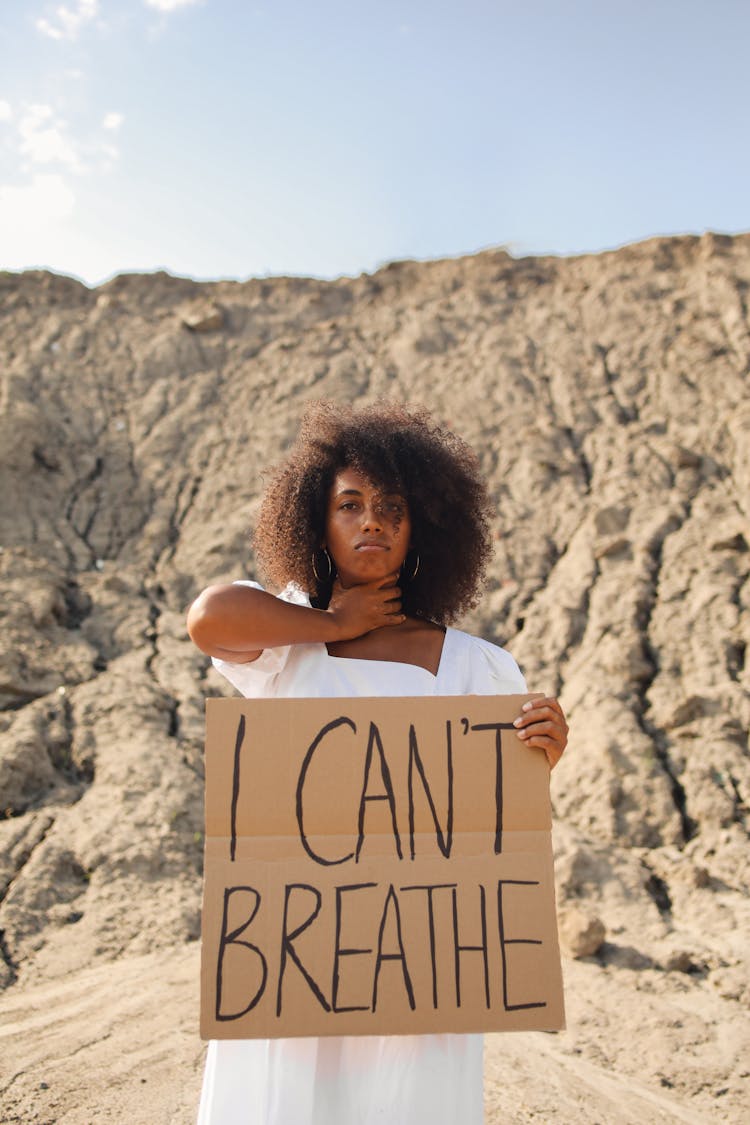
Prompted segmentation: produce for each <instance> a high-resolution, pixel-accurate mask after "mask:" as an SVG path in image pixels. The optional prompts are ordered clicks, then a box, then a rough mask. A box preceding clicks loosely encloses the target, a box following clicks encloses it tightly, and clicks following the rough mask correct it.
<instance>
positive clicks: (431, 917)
mask: <svg viewBox="0 0 750 1125" xmlns="http://www.w3.org/2000/svg"><path fill="white" fill-rule="evenodd" d="M456 886H458V884H457V883H415V884H414V885H413V886H410V887H401V888H400V890H402V891H427V917H428V923H429V927H430V964H431V965H432V1006H433V1008H435V1009H436V1010H437V1006H438V989H437V956H436V949H435V914H434V910H433V903H432V893H433V891H446V890H453V888H454V887H456Z"/></svg>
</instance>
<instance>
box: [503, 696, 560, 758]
mask: <svg viewBox="0 0 750 1125" xmlns="http://www.w3.org/2000/svg"><path fill="white" fill-rule="evenodd" d="M513 726H514V727H515V728H516V731H517V734H518V737H519V738H520V739H521V741H522V742H524V743H525V744H526V746H534V747H535V748H536V749H538V750H543V751H544V753H545V754H546V756H547V761H548V762H549V764H550V769H553V768H554V767H555V766H556V765H557V763H558V762H559V761H560V759H561V758H562V754H563V750H564V749H565V747H566V746H567V744H568V724H567V723H566V721H565V715H564V714H563V709H562V707H561V706H560V704H559V703H558V702H557V700H556V699H553V698H551V697H548V698H544V699H530V700H529V701H528V702H527V703H524V705H523V707H522V708H521V714H520V715H519V716H518V718H517V719H516V720H515V722H514V723H513Z"/></svg>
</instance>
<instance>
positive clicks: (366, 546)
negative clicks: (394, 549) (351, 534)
mask: <svg viewBox="0 0 750 1125" xmlns="http://www.w3.org/2000/svg"><path fill="white" fill-rule="evenodd" d="M354 549H355V551H388V550H390V548H389V547H388V546H387V545H386V544H385V543H357V545H356V547H355V548H354Z"/></svg>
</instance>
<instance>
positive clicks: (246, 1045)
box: [198, 583, 526, 1125]
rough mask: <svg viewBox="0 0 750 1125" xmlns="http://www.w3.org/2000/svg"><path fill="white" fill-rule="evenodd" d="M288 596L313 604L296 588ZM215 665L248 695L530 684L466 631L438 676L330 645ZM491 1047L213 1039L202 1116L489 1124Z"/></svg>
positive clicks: (467, 1042) (353, 1039)
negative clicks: (486, 1056)
mask: <svg viewBox="0 0 750 1125" xmlns="http://www.w3.org/2000/svg"><path fill="white" fill-rule="evenodd" d="M247 585H253V586H254V585H256V584H255V583H247ZM281 596H282V597H283V598H284V599H285V600H287V601H295V602H298V603H301V604H306V605H309V604H310V603H309V601H308V600H307V597H306V595H304V594H302V593H301V592H300V591H298V590H295V589H294V588H291V587H290V588H287V590H285V591H284V593H283V594H282V595H281ZM214 664H215V666H216V668H217V669H218V670H219V671H220V672H221V673H222V674H223V675H225V676H226V677H227V679H228V680H229V681H230V682H231V683H232V684H234V686H235V687H236V688H237V689H238V690H239V691H240V692H241V694H242V695H244V696H245V697H247V698H305V697H308V698H309V697H311V696H318V697H336V696H343V697H351V696H373V695H375V696H394V695H395V696H399V695H516V694H520V693H524V692H525V691H526V683H525V681H524V678H523V676H522V675H521V672H520V671H519V669H518V665H517V664H516V662H515V661H514V660H513V657H512V656H511V655H510V654H509V653H508V652H506V651H505V649H502V648H499V647H498V646H497V645H493V644H490V643H489V642H488V641H483V640H481V639H480V638H478V637H472V636H469V634H468V633H462V632H460V631H459V630H457V629H447V630H446V634H445V640H444V643H443V651H442V655H441V658H440V665H439V667H438V671H437V675H434V676H433V674H432V673H431V672H428V671H427V670H426V669H425V668H419V667H417V666H416V665H413V664H399V663H395V662H390V661H381V660H362V659H355V658H353V657H333V656H330V655H329V653H328V651H327V649H326V647H325V645H323V644H304V645H292V646H289V647H286V648H274V649H266V650H265V652H263V653H262V655H261V656H260V657H259V658H258V660H256V661H254V662H252V663H251V664H230V663H228V662H227V661H223V660H214ZM482 1045H483V1042H482V1036H481V1035H394V1036H345V1037H339V1036H331V1037H327V1038H320V1039H313V1038H309V1039H270V1040H262V1039H225V1040H213V1041H212V1042H211V1043H209V1047H208V1053H207V1056H206V1069H205V1073H204V1077H203V1090H202V1093H201V1102H200V1110H199V1113H198V1125H456V1123H457V1122H460V1125H481V1122H482V1120H483V1106H482V1100H483V1096H482Z"/></svg>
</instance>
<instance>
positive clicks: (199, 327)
mask: <svg viewBox="0 0 750 1125" xmlns="http://www.w3.org/2000/svg"><path fill="white" fill-rule="evenodd" d="M182 323H183V324H184V325H185V327H186V328H189V329H190V331H191V332H215V331H216V330H217V329H219V328H223V326H224V313H223V312H222V310H221V309H220V308H219V307H218V305H202V306H200V307H197V308H194V309H190V310H189V311H188V312H185V313H183V314H182Z"/></svg>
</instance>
